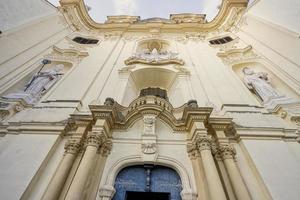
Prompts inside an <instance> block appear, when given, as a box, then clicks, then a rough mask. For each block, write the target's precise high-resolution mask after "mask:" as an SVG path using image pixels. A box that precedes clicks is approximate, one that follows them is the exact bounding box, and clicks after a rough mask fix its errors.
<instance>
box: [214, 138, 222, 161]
mask: <svg viewBox="0 0 300 200" xmlns="http://www.w3.org/2000/svg"><path fill="white" fill-rule="evenodd" d="M211 153H212V155H213V156H214V157H215V159H216V160H217V161H221V160H222V155H221V153H220V151H219V149H218V145H217V143H216V142H212V144H211Z"/></svg>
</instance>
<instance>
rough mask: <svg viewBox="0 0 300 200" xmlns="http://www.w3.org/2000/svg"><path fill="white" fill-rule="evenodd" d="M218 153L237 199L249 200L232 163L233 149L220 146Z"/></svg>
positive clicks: (228, 145) (224, 145) (225, 145)
mask: <svg viewBox="0 0 300 200" xmlns="http://www.w3.org/2000/svg"><path fill="white" fill-rule="evenodd" d="M219 151H220V153H221V155H222V158H223V161H224V164H225V167H226V169H227V172H228V175H229V177H230V180H231V183H232V186H233V190H234V192H235V195H236V197H237V199H240V200H250V199H251V197H250V194H249V192H248V190H247V187H246V185H245V183H244V181H243V179H242V176H241V174H240V172H239V169H238V168H237V166H236V163H235V161H234V156H235V154H236V152H235V149H234V147H233V146H232V145H230V144H221V145H220V147H219Z"/></svg>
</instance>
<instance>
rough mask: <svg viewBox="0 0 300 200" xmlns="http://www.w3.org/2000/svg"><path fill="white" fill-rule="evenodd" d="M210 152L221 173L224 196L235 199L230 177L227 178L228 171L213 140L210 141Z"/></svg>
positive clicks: (231, 199)
mask: <svg viewBox="0 0 300 200" xmlns="http://www.w3.org/2000/svg"><path fill="white" fill-rule="evenodd" d="M212 154H213V156H214V158H215V162H216V165H217V168H218V170H219V172H220V173H221V176H222V181H223V185H224V188H225V194H226V196H227V197H228V199H230V200H236V197H235V194H234V191H233V188H232V186H231V183H230V178H229V176H228V173H227V171H226V167H225V165H224V163H223V159H222V155H221V154H220V152H219V151H218V148H217V145H216V143H215V142H213V143H212Z"/></svg>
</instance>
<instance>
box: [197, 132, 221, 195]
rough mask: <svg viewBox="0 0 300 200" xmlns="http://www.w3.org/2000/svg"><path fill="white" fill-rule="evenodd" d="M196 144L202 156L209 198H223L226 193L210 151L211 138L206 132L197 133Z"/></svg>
mask: <svg viewBox="0 0 300 200" xmlns="http://www.w3.org/2000/svg"><path fill="white" fill-rule="evenodd" d="M196 144H197V147H198V150H199V152H200V155H201V158H202V163H203V168H204V172H205V176H206V178H207V184H208V190H209V196H210V199H212V200H223V199H224V200H225V199H226V195H225V192H224V189H223V186H222V183H221V180H220V176H219V174H218V171H217V168H216V165H215V162H214V159H213V156H212V153H211V138H210V137H209V136H208V135H206V134H198V135H197V138H196Z"/></svg>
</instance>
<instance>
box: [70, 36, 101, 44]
mask: <svg viewBox="0 0 300 200" xmlns="http://www.w3.org/2000/svg"><path fill="white" fill-rule="evenodd" d="M73 41H74V42H77V43H79V44H97V43H98V42H99V40H95V39H88V38H83V37H75V38H74V39H73Z"/></svg>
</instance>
